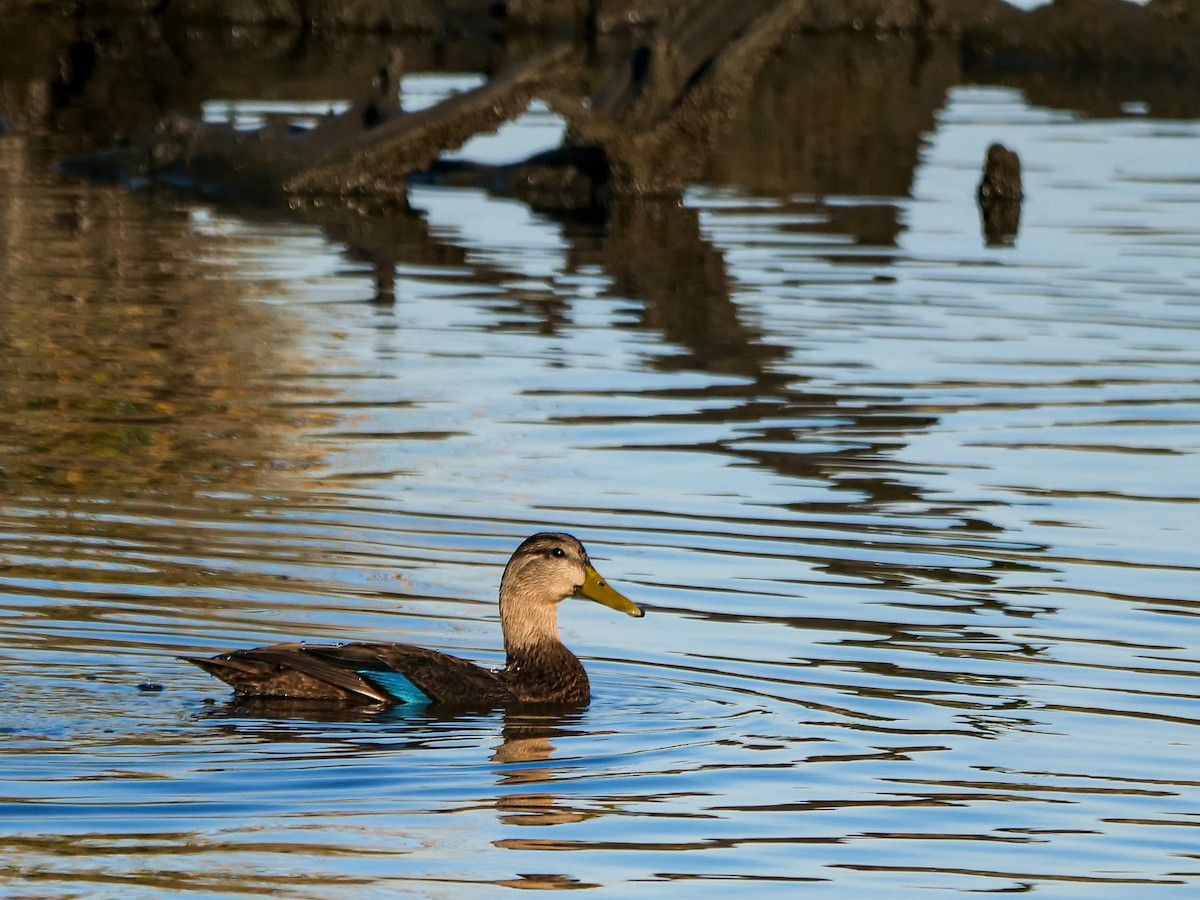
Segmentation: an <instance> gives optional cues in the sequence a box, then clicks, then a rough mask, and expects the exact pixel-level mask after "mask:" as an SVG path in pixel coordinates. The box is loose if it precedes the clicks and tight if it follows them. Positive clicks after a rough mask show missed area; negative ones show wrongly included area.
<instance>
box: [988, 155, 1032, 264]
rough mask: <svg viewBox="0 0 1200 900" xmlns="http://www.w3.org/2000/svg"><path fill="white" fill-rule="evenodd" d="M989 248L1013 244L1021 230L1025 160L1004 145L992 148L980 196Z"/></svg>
mask: <svg viewBox="0 0 1200 900" xmlns="http://www.w3.org/2000/svg"><path fill="white" fill-rule="evenodd" d="M976 196H977V199H978V200H979V212H980V215H981V216H982V219H983V235H984V238H985V239H986V241H987V243H988V246H990V247H991V246H1004V245H1008V244H1012V243H1013V242H1014V241H1015V240H1016V238H1017V229H1019V228H1020V226H1021V201H1022V200H1023V199H1024V198H1025V193H1024V190H1023V189H1022V187H1021V158H1020V157H1019V156H1017V154H1016V153H1014V152H1013V151H1012V150H1009V149H1008V148H1007V147H1005V146H1004V145H1003V144H992V145H991V146H990V147H988V151H987V157H986V159H985V160H984V163H983V178H982V179H981V180H980V182H979V188H978V190H977V192H976Z"/></svg>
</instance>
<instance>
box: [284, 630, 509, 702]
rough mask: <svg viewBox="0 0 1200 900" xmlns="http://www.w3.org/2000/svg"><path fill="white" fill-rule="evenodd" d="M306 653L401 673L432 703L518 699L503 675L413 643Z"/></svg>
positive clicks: (307, 650)
mask: <svg viewBox="0 0 1200 900" xmlns="http://www.w3.org/2000/svg"><path fill="white" fill-rule="evenodd" d="M304 653H305V655H311V656H317V657H319V658H321V659H323V660H326V661H328V662H330V663H332V664H334V665H339V666H347V667H349V668H350V669H357V670H363V669H372V668H379V669H382V670H385V671H386V670H390V671H393V672H399V673H400V674H401V675H403V676H404V677H405V678H407V679H408V680H409V681H411V682H412V683H413V684H415V685H416V686H417V687H418V688H420V689H421V690H422V691H424V692H425V694H426V695H427V696H428V697H429V698H430V700H431V701H432V702H434V703H438V704H442V705H446V706H457V707H474V708H490V707H494V706H498V705H503V704H506V703H510V702H512V701H513V700H514V699H516V698H515V695H514V694H513V692H512V689H511V688H510V687H509V685H508V682H507V680H506V679H505V677H504V676H503V675H502V674H501V673H498V672H493V671H491V670H489V669H485V668H483V667H482V666H477V665H475V663H472V662H468V661H467V660H465V659H459V658H458V657H457V656H451V655H449V654H448V653H442V652H440V651H438V650H427V649H425V648H424V647H417V646H414V645H412V644H381V643H380V644H377V643H367V642H361V643H353V644H342V645H341V646H306V647H305V648H304ZM367 677H368V678H369V677H370V676H369V674H368V676H367Z"/></svg>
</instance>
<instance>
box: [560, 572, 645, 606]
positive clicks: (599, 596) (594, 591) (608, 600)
mask: <svg viewBox="0 0 1200 900" xmlns="http://www.w3.org/2000/svg"><path fill="white" fill-rule="evenodd" d="M583 570H584V572H585V573H586V574H585V575H584V579H583V584H581V585H580V586H579V587H577V588H575V596H576V597H586V598H587V599H588V600H595V601H596V602H597V603H602V604H604V605H605V606H607V607H608V608H609V609H615V610H619V611H620V612H623V613H628V614H629V615H631V616H634V617H636V618H639V619H640V618H641V617H642V616H644V615H645V614H646V613H645V612H644V611H643V610H642V608H641V607H639V606H638V605H637V604H636V603H634V602H633V601H632V600H630V599H629V598H628V597H626V596H625V595H624V594H622V593H621V592H619V591H618V590H616V589H615V588H612V587H609V584H608V582H607V581H605V580H604V579H603V578H601V577H600V573H599V572H597V571H596V570H595V569H594V568H592V564H591V563H584V566H583Z"/></svg>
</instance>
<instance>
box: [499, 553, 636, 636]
mask: <svg viewBox="0 0 1200 900" xmlns="http://www.w3.org/2000/svg"><path fill="white" fill-rule="evenodd" d="M568 597H583V598H585V599H587V600H595V601H596V602H597V603H602V604H604V605H605V606H607V607H609V608H610V609H615V610H619V611H620V612H623V613H627V614H628V615H631V616H637V617H641V616H643V615H645V613H644V612H643V611H642V610H641V608H640V607H638V606H637V605H636V604H635V603H634V602H633V601H632V600H630V599H629V598H627V597H625V596H624V595H623V594H621V593H620V592H618V591H617V590H615V589H614V588H612V587H610V586H609V584H608V582H607V581H605V580H604V579H603V578H602V577H600V573H599V572H597V571H596V569H595V567H594V566H593V565H592V563H591V560H589V559H588V555H587V551H586V550H584V549H583V544H581V543H579V541H578V540H577V539H576V538H574V537H572V536H571V535H569V534H562V533H558V532H541V533H540V534H535V535H533V536H532V537H528V538H526V539H525V540H524V541H522V542H521V546H519V547H518V548H517V549H516V551H515V552H514V553H513V555H512V559H510V560H509V561H508V565H507V566H506V567H505V569H504V577H503V579H502V580H501V582H500V620H501V623H502V625H503V627H504V637H505V642H506V643H508V644H510V645H511V644H526V643H530V642H536V641H543V640H547V639H552V640H557V639H558V616H557V611H558V604H559V603H560V602H561V601H563V600H565V599H567V598H568Z"/></svg>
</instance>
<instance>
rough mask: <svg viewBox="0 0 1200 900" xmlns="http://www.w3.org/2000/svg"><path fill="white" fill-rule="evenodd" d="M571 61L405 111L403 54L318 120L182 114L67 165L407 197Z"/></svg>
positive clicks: (276, 188)
mask: <svg viewBox="0 0 1200 900" xmlns="http://www.w3.org/2000/svg"><path fill="white" fill-rule="evenodd" d="M570 60H571V56H570V53H569V48H567V47H562V48H560V49H558V50H555V51H551V52H549V53H546V54H543V55H541V56H539V57H536V58H534V59H532V60H530V61H528V62H527V63H525V64H524V65H522V66H521V67H519V68H518V69H516V70H514V71H511V72H507V73H502V74H500V75H498V76H497V77H495V78H492V79H490V80H489V81H487V82H486V83H485V84H483V85H481V86H480V87H478V88H475V89H473V90H469V91H463V92H462V93H460V94H456V95H454V96H452V97H449V98H447V99H446V100H444V101H443V102H441V103H439V104H437V105H436V106H434V107H430V108H427V109H422V110H417V111H415V112H405V111H404V110H403V109H402V107H401V105H400V97H399V84H400V76H401V67H402V64H403V60H402V59H401V58H400V56H399V54H393V56H392V59H391V60H389V62H388V63H387V65H385V66H384V67H382V68H381V70H380V72H379V73H378V75H377V76H376V78H375V84H374V86H373V88H372V90H371V92H370V93H369V94H368V96H367V97H365V98H364V99H362V100H360V101H359V102H357V103H355V104H353V105H352V106H351V107H350V108H349V109H348V110H346V111H345V112H343V113H340V114H338V115H330V116H328V117H327V118H326V119H325V120H323V121H322V122H320V123H318V124H317V126H316V127H314V128H311V129H297V128H292V127H290V126H288V125H287V124H285V123H268V124H266V125H264V126H263V127H262V128H258V129H255V130H252V131H242V130H238V129H236V128H235V127H234V126H233V125H230V124H213V123H205V122H197V121H195V120H191V119H186V118H183V117H180V116H173V117H169V118H167V119H164V120H163V121H162V122H159V123H158V124H157V125H156V126H154V127H153V128H152V129H150V130H149V131H148V132H145V133H143V134H140V135H136V136H134V137H132V138H130V139H128V140H127V141H125V142H124V143H123V144H121V145H120V146H118V147H114V148H110V149H108V150H103V151H99V152H97V153H91V154H86V155H84V156H81V157H77V158H74V159H71V160H68V161H66V162H65V163H64V168H66V169H68V170H69V171H75V172H79V173H81V174H86V175H92V176H98V177H109V178H116V179H119V180H123V181H126V182H134V183H136V182H138V181H141V180H152V181H157V182H161V183H165V184H168V185H172V186H177V187H183V188H186V189H189V190H194V191H197V192H199V193H203V194H209V195H215V196H224V197H232V198H236V199H240V200H249V201H264V200H269V199H272V198H275V197H278V196H280V195H282V194H309V195H318V194H319V195H342V196H350V195H370V196H372V197H376V198H380V197H393V198H397V199H402V198H403V196H404V193H405V190H406V188H407V178H408V176H409V175H410V174H411V173H412V172H414V171H416V170H419V169H422V168H424V167H426V166H428V165H429V163H430V162H432V161H433V160H434V159H435V158H436V157H437V156H438V155H439V154H441V153H443V152H445V151H447V150H450V149H454V148H455V147H457V146H459V145H461V144H462V143H464V142H466V141H467V140H468V139H470V138H471V137H472V136H473V135H476V134H479V133H481V132H486V131H491V130H494V129H495V128H496V127H498V126H499V125H501V124H502V123H503V122H504V121H506V120H507V119H510V118H512V117H513V116H515V115H517V114H518V113H520V112H521V111H522V110H524V109H525V108H526V107H527V106H528V105H529V101H530V99H531V98H532V97H533V96H534V94H535V92H536V90H537V88H538V86H539V85H540V84H542V83H543V82H544V81H545V80H546V79H548V78H550V77H553V75H554V73H555V72H557V71H558V70H559V69H560V67H563V66H566V65H569V64H570Z"/></svg>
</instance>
